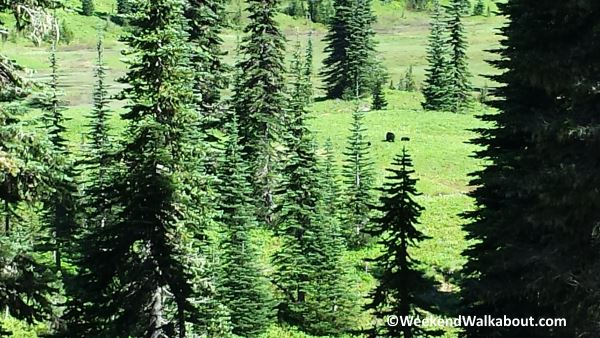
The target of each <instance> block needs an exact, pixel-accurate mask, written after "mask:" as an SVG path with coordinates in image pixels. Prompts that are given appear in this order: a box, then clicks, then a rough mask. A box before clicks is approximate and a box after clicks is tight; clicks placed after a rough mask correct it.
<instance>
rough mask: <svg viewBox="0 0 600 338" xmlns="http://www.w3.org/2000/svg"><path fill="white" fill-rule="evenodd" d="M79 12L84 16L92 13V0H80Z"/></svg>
mask: <svg viewBox="0 0 600 338" xmlns="http://www.w3.org/2000/svg"><path fill="white" fill-rule="evenodd" d="M81 13H83V15H85V16H92V15H94V0H81Z"/></svg>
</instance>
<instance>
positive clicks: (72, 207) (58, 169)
mask: <svg viewBox="0 0 600 338" xmlns="http://www.w3.org/2000/svg"><path fill="white" fill-rule="evenodd" d="M50 67H51V71H52V73H51V75H50V81H49V82H48V84H47V87H48V88H47V90H46V92H45V93H43V94H42V95H41V96H40V97H38V98H36V99H35V100H34V106H37V107H39V108H41V109H42V112H43V115H42V124H43V125H42V128H43V129H44V130H45V132H46V133H47V134H48V137H49V139H50V142H51V144H52V150H53V152H54V154H55V156H56V161H54V166H53V167H52V168H51V177H52V180H53V182H52V188H53V191H52V192H50V193H49V194H48V195H47V198H46V200H45V201H44V204H45V208H44V209H45V210H44V223H45V224H46V225H47V227H48V233H47V234H46V236H48V239H47V242H48V243H47V246H46V247H43V246H42V247H40V249H42V250H51V251H52V252H53V253H54V259H55V264H56V268H57V269H58V270H61V269H62V263H63V254H64V253H67V254H68V251H69V248H68V245H69V244H70V243H71V235H72V234H73V232H74V231H75V230H76V229H77V227H78V225H77V215H76V213H77V210H76V202H75V200H76V198H77V195H78V192H77V186H76V184H75V182H74V180H75V177H76V175H75V173H74V164H73V163H72V159H71V153H70V151H69V149H68V145H67V140H66V136H65V132H66V127H65V122H66V118H65V116H64V111H65V110H66V107H65V106H64V102H63V101H62V98H61V93H60V89H59V74H58V63H57V59H56V42H54V43H53V44H52V50H51V52H50Z"/></svg>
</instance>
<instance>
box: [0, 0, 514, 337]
mask: <svg viewBox="0 0 600 338" xmlns="http://www.w3.org/2000/svg"><path fill="white" fill-rule="evenodd" d="M71 3H72V4H73V5H74V6H75V5H76V4H77V3H78V2H77V1H75V0H72V1H71ZM232 6H233V5H232ZM75 7H76V6H75ZM403 8H404V6H403V5H402V4H401V3H400V2H396V1H391V2H389V1H386V2H385V3H384V2H380V1H376V2H375V4H374V9H375V13H376V15H377V16H378V23H377V24H376V25H375V30H376V32H377V41H378V46H377V50H378V55H379V56H380V58H381V60H382V61H383V64H384V65H385V67H386V69H387V71H388V73H389V76H390V79H391V80H392V81H394V82H395V83H396V82H398V80H399V79H400V78H401V77H402V76H403V74H404V72H405V71H406V69H407V68H408V67H409V66H411V65H412V66H413V67H414V70H415V76H416V80H417V83H419V84H420V83H421V82H422V80H423V77H424V72H425V68H426V67H427V65H426V61H425V59H424V57H425V48H426V44H427V36H428V33H429V30H428V23H429V18H428V14H427V13H423V12H411V11H405V10H404V9H403ZM492 8H494V7H493V5H492ZM96 10H97V15H96V16H94V17H84V16H81V15H79V14H78V13H77V11H76V10H73V9H70V10H67V11H60V12H59V13H58V15H59V17H60V18H62V19H66V20H67V22H68V27H69V29H71V30H72V31H73V33H74V39H73V41H72V42H71V43H70V44H68V45H61V46H59V51H58V59H59V66H60V73H61V84H62V86H63V87H62V90H63V91H64V93H65V99H66V100H67V102H68V105H69V109H68V112H67V115H68V117H69V118H70V121H69V124H68V127H69V130H68V133H69V136H70V142H71V145H72V147H73V149H74V150H75V151H76V152H77V150H78V147H79V145H80V144H81V140H82V137H83V134H84V133H85V125H86V120H85V118H84V116H85V115H86V114H87V113H88V111H89V110H90V106H91V100H92V98H91V89H92V87H93V84H94V78H93V73H92V69H93V64H94V61H95V45H96V37H97V34H98V30H101V31H102V35H103V36H104V39H105V42H106V53H105V55H106V61H107V62H108V66H109V68H110V71H109V78H110V79H111V89H110V90H111V93H113V94H114V93H117V92H118V91H119V90H120V89H121V88H122V85H121V84H118V83H117V82H116V79H117V78H119V77H121V76H122V75H123V74H124V72H125V65H124V63H123V62H122V55H121V50H122V49H123V48H124V45H123V44H122V43H121V42H119V41H118V37H119V35H120V34H122V32H123V30H122V28H121V27H120V26H118V25H116V24H114V23H112V22H110V21H109V20H107V15H109V13H111V12H112V11H113V2H112V1H111V0H96ZM232 11H233V9H232ZM278 18H279V22H280V24H281V26H282V27H283V30H284V32H285V34H286V36H287V39H288V41H290V44H289V46H291V45H292V43H291V42H293V41H295V40H296V39H297V36H299V37H300V39H301V40H302V41H306V39H307V37H308V35H309V32H313V37H314V40H315V51H316V55H315V67H316V68H317V69H318V67H319V66H320V64H321V61H322V59H323V53H322V51H323V47H324V44H323V42H322V41H321V39H322V38H323V36H324V33H325V27H323V26H322V25H312V24H309V23H307V22H306V21H305V20H298V19H294V18H291V17H289V16H287V15H284V14H280V15H279V17H278ZM5 19H6V20H7V21H9V20H10V18H9V17H5ZM502 23H503V19H502V18H501V17H498V16H491V17H468V18H466V28H467V33H468V38H469V43H470V47H469V51H468V55H469V58H470V70H471V72H472V73H473V75H474V79H473V82H474V85H475V86H476V87H481V86H484V85H485V84H486V83H489V80H487V79H486V78H485V76H487V75H490V74H493V73H494V70H493V68H492V67H491V66H490V65H488V64H487V63H486V60H490V59H492V58H494V55H492V54H490V53H488V52H487V51H488V50H491V49H494V48H496V47H497V46H498V41H497V37H496V36H495V31H496V30H497V28H498V27H500V26H501V25H502ZM239 34H240V33H239V32H237V31H236V30H235V29H229V30H228V31H227V32H226V33H225V34H224V36H223V38H224V40H225V48H226V50H227V51H228V52H229V54H228V57H227V61H228V62H230V63H232V62H233V60H234V56H235V54H236V52H235V46H236V41H237V40H238V38H239ZM1 48H2V51H3V53H5V54H6V55H8V56H9V57H11V58H13V59H14V60H16V61H17V62H18V63H19V64H21V65H23V66H25V67H27V68H29V69H30V70H31V71H32V72H31V74H30V77H31V78H32V79H36V80H44V79H46V76H47V74H48V62H47V58H48V46H40V47H36V46H33V45H31V43H29V42H27V40H26V39H24V38H21V37H9V39H8V41H5V42H3V43H2V47H1ZM289 53H291V47H290V48H288V54H289ZM315 75H316V74H315ZM314 83H315V85H316V87H318V86H319V83H320V80H319V79H318V77H317V76H315V77H314ZM320 94H321V92H320V91H317V96H320ZM386 95H387V97H388V100H389V103H390V104H389V107H388V108H387V110H384V111H376V112H375V111H373V112H368V113H367V118H366V127H367V129H368V139H369V141H370V142H371V143H372V157H373V159H374V161H375V163H376V173H377V185H380V184H381V183H382V181H383V178H384V171H383V170H384V168H386V167H387V166H388V164H389V163H390V161H391V160H392V158H393V157H394V156H395V155H396V154H398V153H399V151H400V150H401V149H402V147H403V146H407V147H408V148H409V149H410V150H411V153H412V156H413V159H414V162H415V166H416V172H417V177H418V178H419V183H418V185H417V187H418V189H419V190H420V191H421V192H422V193H423V195H422V196H420V197H419V199H418V201H419V202H420V203H421V204H422V205H423V206H424V207H425V208H426V210H425V212H424V214H423V216H422V219H421V223H422V225H421V230H422V231H423V232H424V233H425V234H426V235H428V236H430V237H431V239H429V240H427V241H425V242H424V243H423V244H422V245H421V247H420V248H419V249H418V250H416V251H415V252H414V253H413V254H414V257H415V258H416V259H417V260H419V261H420V263H421V266H422V268H423V269H425V270H426V271H427V273H428V274H429V275H431V276H434V277H435V279H436V280H437V281H439V282H440V288H439V293H438V294H435V295H432V297H437V298H438V300H439V303H440V304H442V305H443V306H444V307H445V310H446V311H447V312H448V313H452V311H454V310H455V309H456V306H457V301H458V300H457V286H456V279H457V278H460V276H459V270H460V268H461V266H462V265H463V263H464V258H463V257H461V252H462V251H463V250H464V249H465V248H466V247H467V245H468V243H467V242H466V241H465V238H464V237H465V234H464V232H463V230H462V228H461V225H462V222H463V221H462V220H461V218H460V216H459V214H460V213H462V212H464V211H465V210H469V209H471V208H472V204H473V203H472V200H471V199H470V198H469V197H468V196H467V194H468V192H469V191H470V190H471V189H472V188H471V187H469V184H468V183H469V174H470V173H472V172H474V171H476V170H478V169H479V168H480V166H481V165H482V163H479V162H478V161H477V160H475V159H473V158H471V155H472V153H473V152H474V150H475V149H476V148H475V146H474V145H471V144H470V143H469V140H470V139H472V138H473V137H474V132H473V131H472V130H473V129H474V128H478V127H481V126H482V125H483V123H482V122H481V121H480V120H478V119H477V118H476V115H478V114H483V113H492V112H491V111H489V108H487V107H485V106H481V105H479V104H477V105H476V106H475V107H474V108H473V109H472V111H470V112H469V113H465V114H452V113H448V112H430V111H424V110H423V109H422V108H421V105H420V102H421V100H422V96H421V95H420V94H419V93H408V92H401V91H397V90H390V89H386ZM113 106H114V108H115V110H116V111H120V110H121V107H122V106H123V102H114V103H113ZM310 109H311V112H312V117H313V118H312V119H311V121H310V124H311V126H312V128H313V130H314V131H315V132H316V133H317V138H318V141H319V142H320V143H321V144H322V143H323V142H324V141H325V140H326V139H327V138H331V139H332V141H333V144H334V147H335V151H336V153H337V154H338V158H339V159H341V156H342V155H341V154H342V151H343V149H344V147H345V142H346V137H347V135H348V134H349V132H348V128H349V126H350V122H351V111H352V109H354V106H353V104H352V103H349V102H342V101H317V102H316V103H314V104H313V105H312V106H311V108H310ZM35 117H36V114H35V113H33V114H32V115H31V118H35ZM113 123H114V126H115V128H116V129H117V130H118V129H119V128H120V127H122V122H121V121H120V119H119V117H118V116H117V115H115V116H114V118H113ZM388 131H391V132H394V133H395V134H396V135H398V137H400V136H402V137H409V138H410V142H409V143H401V142H396V143H388V142H384V139H385V134H386V132H388ZM257 239H258V240H259V241H261V242H266V243H269V244H268V245H267V246H266V247H265V248H264V255H267V254H268V253H269V252H272V250H273V247H272V245H276V244H273V243H272V242H271V241H269V240H268V234H265V233H259V234H257ZM376 252H377V248H373V249H370V250H365V251H359V252H352V253H350V254H348V257H346V260H347V261H348V262H349V263H350V264H351V265H353V266H354V267H355V268H356V271H355V273H353V282H354V283H355V284H356V288H357V289H359V290H360V291H361V292H362V293H363V294H365V293H366V292H367V291H368V290H369V288H371V287H372V285H373V279H372V277H371V276H370V275H369V274H368V273H366V272H365V270H367V269H368V266H365V264H364V263H363V258H365V257H369V256H373V255H374V254H375V253H376ZM366 320H367V319H366V318H361V319H360V322H361V323H363V324H364V323H365V321H366ZM13 325H15V326H22V325H21V324H20V323H13ZM23 330H26V329H25V327H24V326H23ZM23 332H25V331H23ZM15 337H30V335H29V334H25V333H23V335H15ZM266 337H273V338H275V337H282V338H285V337H304V335H300V334H299V333H294V331H293V330H287V329H282V328H278V327H273V328H272V330H271V331H270V333H269V334H267V335H266ZM446 337H456V332H448V333H447V334H446Z"/></svg>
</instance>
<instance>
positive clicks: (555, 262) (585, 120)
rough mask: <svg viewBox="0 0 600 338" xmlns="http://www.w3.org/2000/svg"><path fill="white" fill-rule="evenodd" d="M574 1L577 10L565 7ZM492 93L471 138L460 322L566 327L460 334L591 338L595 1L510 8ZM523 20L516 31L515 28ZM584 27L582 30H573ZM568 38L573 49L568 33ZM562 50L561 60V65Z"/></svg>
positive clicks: (594, 317)
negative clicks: (524, 321)
mask: <svg viewBox="0 0 600 338" xmlns="http://www.w3.org/2000/svg"><path fill="white" fill-rule="evenodd" d="M575 3H577V5H576V4H575ZM500 9H501V11H502V12H503V14H504V15H506V16H507V17H508V19H509V21H508V24H507V26H506V27H504V28H503V30H502V34H503V36H504V37H505V38H504V39H502V48H501V49H500V50H499V54H500V55H499V57H498V58H497V60H498V61H496V62H494V65H496V66H497V67H498V68H500V69H501V70H503V72H502V74H501V75H499V76H496V77H495V78H494V80H495V81H496V82H498V83H501V84H502V85H501V86H500V87H499V88H498V89H497V90H496V91H495V92H494V96H495V97H496V98H497V99H496V100H495V101H493V102H492V104H493V105H494V107H496V108H498V109H499V111H500V112H499V113H498V114H491V115H486V116H485V117H484V118H485V120H486V121H487V123H488V124H487V126H489V127H487V128H484V129H481V130H479V132H480V136H479V137H478V138H477V139H476V140H475V143H476V144H478V145H480V146H481V148H482V150H481V151H479V152H478V154H477V157H478V158H479V159H482V160H485V161H486V163H488V165H487V166H486V167H485V168H483V169H482V170H481V171H479V172H478V173H477V174H476V177H475V179H474V180H473V183H472V184H473V186H475V187H477V188H476V190H475V191H474V192H473V194H472V195H473V197H475V199H476V205H477V206H478V207H477V209H476V210H475V211H474V212H471V213H468V214H467V216H468V219H469V220H470V223H469V224H468V225H467V226H466V230H467V231H468V233H469V235H468V238H469V239H472V240H474V242H472V245H471V246H470V247H469V249H468V250H467V251H466V252H465V255H466V256H467V257H468V261H467V263H466V265H465V268H464V275H465V277H466V278H465V280H464V281H463V284H462V288H461V290H462V297H463V300H464V302H465V305H466V306H467V310H466V311H465V312H466V313H467V314H475V315H481V314H486V315H491V316H502V315H506V316H508V317H515V318H517V317H529V316H531V317H534V318H555V317H560V318H565V319H566V321H567V323H568V325H567V326H566V327H552V328H548V327H500V328H499V327H497V328H493V329H492V328H482V327H480V328H477V327H471V328H466V329H465V334H464V336H466V337H483V336H496V337H578V336H580V337H595V336H598V334H600V332H599V331H598V327H597V325H596V323H597V322H598V319H599V317H600V313H599V312H598V311H597V307H596V304H597V303H598V293H597V290H598V286H599V282H600V277H599V274H598V271H599V270H598V258H599V257H598V255H599V253H598V250H597V246H596V245H597V230H598V228H597V220H598V219H599V217H600V209H599V205H598V201H600V199H599V196H598V191H599V190H598V188H597V187H598V186H599V181H598V175H597V169H595V168H596V160H597V149H598V147H597V145H598V141H599V139H600V137H599V135H598V120H597V118H596V116H597V110H596V108H594V107H595V105H596V103H595V102H596V99H597V93H596V92H595V88H596V84H597V83H598V72H597V71H596V70H595V69H596V68H597V66H598V59H597V58H596V57H594V55H595V54H596V53H597V52H598V47H597V46H596V45H595V44H594V43H593V41H595V38H594V37H593V36H594V33H592V32H595V25H594V24H591V22H592V21H594V19H593V18H595V17H597V15H598V14H599V12H600V7H599V4H598V3H597V2H595V1H584V2H583V3H582V2H576V1H567V2H548V3H541V2H526V1H520V2H509V3H506V4H500ZM524 22H527V24H526V25H524V24H523V23H524ZM583 23H586V24H583ZM575 30H576V31H577V32H578V35H577V36H579V37H581V38H578V39H574V38H573V35H572V34H570V33H569V34H567V32H573V31H575ZM565 51H569V52H568V53H567V54H568V56H567V55H565V53H564V52H565Z"/></svg>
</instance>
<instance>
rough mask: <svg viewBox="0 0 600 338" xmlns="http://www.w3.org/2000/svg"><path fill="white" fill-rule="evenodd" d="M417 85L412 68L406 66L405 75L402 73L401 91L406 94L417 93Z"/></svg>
mask: <svg viewBox="0 0 600 338" xmlns="http://www.w3.org/2000/svg"><path fill="white" fill-rule="evenodd" d="M417 89H418V88H417V83H416V82H415V76H414V73H413V66H412V65H410V66H408V69H407V70H406V73H404V78H403V79H402V88H401V90H404V91H407V92H415V91H417Z"/></svg>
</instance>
